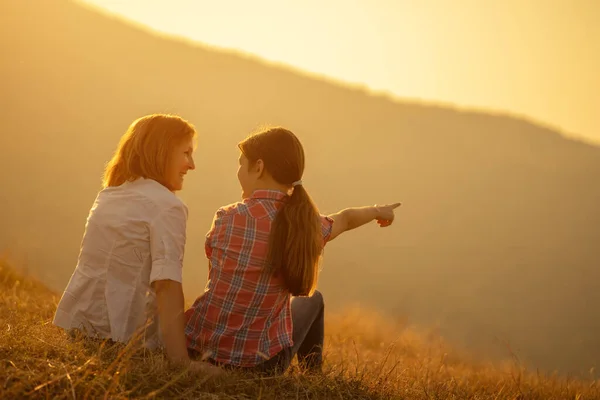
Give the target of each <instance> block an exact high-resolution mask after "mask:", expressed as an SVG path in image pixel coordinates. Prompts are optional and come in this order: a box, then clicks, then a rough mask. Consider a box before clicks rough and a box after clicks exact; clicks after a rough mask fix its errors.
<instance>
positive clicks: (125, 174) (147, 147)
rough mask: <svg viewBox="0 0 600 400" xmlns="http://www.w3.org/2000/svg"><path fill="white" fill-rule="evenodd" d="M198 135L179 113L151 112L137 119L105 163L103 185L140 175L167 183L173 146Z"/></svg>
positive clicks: (133, 178)
mask: <svg viewBox="0 0 600 400" xmlns="http://www.w3.org/2000/svg"><path fill="white" fill-rule="evenodd" d="M195 137H196V129H195V128H194V126H193V125H192V124H190V123H189V122H187V121H186V120H184V119H183V118H181V117H179V116H177V115H169V114H151V115H146V116H144V117H141V118H138V119H136V120H135V121H133V122H132V123H131V125H129V129H127V131H126V132H125V134H124V135H123V136H122V137H121V140H120V141H119V145H118V146H117V149H116V151H115V153H114V155H113V157H112V158H111V160H110V161H109V162H108V163H107V164H106V168H105V170H104V179H103V181H102V184H103V186H104V187H105V188H106V187H109V186H119V185H122V184H123V183H125V182H128V181H134V180H136V179H137V178H147V179H153V180H155V181H157V182H159V183H161V184H162V185H164V186H167V184H166V173H167V168H168V165H169V162H170V160H171V157H172V152H173V147H174V146H177V145H178V144H181V143H182V142H183V141H184V140H185V139H193V138H195Z"/></svg>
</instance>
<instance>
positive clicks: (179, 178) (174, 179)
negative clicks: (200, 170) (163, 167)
mask: <svg viewBox="0 0 600 400" xmlns="http://www.w3.org/2000/svg"><path fill="white" fill-rule="evenodd" d="M193 152H194V141H193V139H192V138H189V139H186V140H184V141H183V142H182V143H180V144H179V145H177V146H175V147H174V148H173V153H172V154H171V160H170V163H169V165H168V167H167V177H166V178H167V179H166V183H167V187H168V188H169V190H171V191H172V192H175V191H177V190H181V189H182V188H183V180H184V178H185V174H187V172H188V171H189V170H190V169H192V170H193V169H196V165H195V164H194V159H193V157H192V156H193Z"/></svg>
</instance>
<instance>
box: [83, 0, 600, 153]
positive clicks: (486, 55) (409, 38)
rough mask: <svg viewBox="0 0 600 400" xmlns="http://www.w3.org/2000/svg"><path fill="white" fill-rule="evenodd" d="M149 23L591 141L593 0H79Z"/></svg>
mask: <svg viewBox="0 0 600 400" xmlns="http://www.w3.org/2000/svg"><path fill="white" fill-rule="evenodd" d="M83 1H85V2H86V3H90V4H95V5H98V6H101V7H103V8H105V9H107V10H109V11H112V12H114V13H117V14H120V15H123V16H125V17H127V18H129V19H133V20H135V21H137V22H140V23H142V24H145V25H148V26H150V27H152V28H153V29H155V30H158V31H162V32H166V33H169V34H175V35H179V36H185V37H187V38H190V39H193V40H196V41H199V42H203V43H206V44H209V45H213V46H218V47H223V48H228V49H235V50H241V51H244V52H247V53H252V54H255V55H258V56H259V57H261V58H264V59H267V60H270V61H276V62H281V63H284V64H288V65H292V66H294V67H297V68H300V69H302V70H305V71H309V72H312V73H317V74H319V75H323V76H327V77H332V78H335V79H336V80H340V81H344V82H349V83H353V84H360V85H364V86H367V87H369V88H370V89H372V90H376V91H383V92H388V93H391V94H393V95H394V96H397V97H400V98H408V99H421V100H425V101H432V102H442V103H453V104H457V105H459V106H461V107H474V108H479V109H486V110H490V109H491V110H494V111H502V112H509V113H514V114H517V115H520V116H525V117H528V118H531V119H534V120H535V121H537V122H541V123H544V124H548V125H550V126H551V127H554V128H558V129H560V130H561V131H562V132H564V133H566V134H568V135H574V136H577V137H582V138H585V139H587V140H588V141H593V142H595V143H598V144H600V117H597V116H596V113H598V114H600V23H599V21H600V1H599V0H573V1H569V0H504V1H491V0H418V1H417V0H295V1H292V0H287V1H286V0H252V1H249V0H236V1H234V0H219V1H215V0H83Z"/></svg>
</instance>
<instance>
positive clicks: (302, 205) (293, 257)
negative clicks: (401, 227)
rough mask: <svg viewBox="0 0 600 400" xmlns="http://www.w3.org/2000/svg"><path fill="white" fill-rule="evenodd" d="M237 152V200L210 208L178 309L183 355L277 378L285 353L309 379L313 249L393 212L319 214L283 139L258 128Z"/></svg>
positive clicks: (288, 138) (317, 328)
mask: <svg viewBox="0 0 600 400" xmlns="http://www.w3.org/2000/svg"><path fill="white" fill-rule="evenodd" d="M239 148H240V150H241V154H240V158H239V164H240V165H239V170H238V179H239V182H240V185H241V187H242V198H243V200H242V202H239V203H235V204H232V205H229V206H225V207H222V208H220V209H219V210H218V211H217V213H216V215H215V218H214V220H213V224H212V227H211V229H210V231H209V232H208V234H207V237H206V255H207V257H208V259H209V276H208V278H209V279H208V283H207V286H206V289H205V292H204V294H203V295H202V296H200V297H199V298H198V299H197V300H196V301H195V302H194V304H193V306H192V307H191V308H190V309H189V310H187V311H186V319H187V325H186V329H185V333H186V336H187V345H188V348H189V349H190V353H191V354H192V355H194V356H199V355H202V356H203V357H208V360H209V361H212V362H213V363H215V364H218V365H223V366H229V367H234V368H236V367H241V368H247V369H251V370H253V371H256V372H261V373H269V374H272V373H277V372H282V371H284V370H285V369H286V368H287V367H288V366H289V364H290V362H291V360H292V358H293V357H294V355H297V356H298V361H299V364H300V365H301V366H302V367H304V368H307V369H308V370H312V371H319V370H320V369H321V364H322V351H323V338H324V303H323V296H322V295H321V293H319V292H318V291H316V290H315V286H316V283H317V274H318V268H319V266H318V264H319V258H320V256H321V254H322V250H323V247H324V246H325V244H326V243H327V242H329V241H331V240H333V239H335V238H336V237H338V236H339V235H340V234H342V233H343V232H345V231H348V230H350V229H354V228H357V227H359V226H361V225H364V224H366V223H367V222H369V221H372V220H377V221H378V223H379V224H380V226H382V227H385V226H389V225H390V224H391V223H392V221H393V220H394V209H395V208H396V207H398V206H399V205H400V204H399V203H397V204H393V205H389V206H380V207H377V206H374V207H362V208H349V209H345V210H343V211H340V212H338V213H336V214H333V215H330V216H323V215H319V213H318V211H317V208H316V207H315V205H314V204H313V202H312V200H311V198H310V196H309V195H308V193H307V191H306V189H305V188H304V185H303V182H302V173H303V171H304V150H303V148H302V145H301V143H300V141H299V140H298V138H297V137H296V136H295V135H294V134H293V133H292V132H290V131H289V130H286V129H283V128H272V129H268V130H266V131H263V132H260V133H258V134H254V135H251V136H250V137H248V138H247V139H246V140H244V141H243V142H241V143H240V144H239ZM292 296H296V297H294V298H293V301H292Z"/></svg>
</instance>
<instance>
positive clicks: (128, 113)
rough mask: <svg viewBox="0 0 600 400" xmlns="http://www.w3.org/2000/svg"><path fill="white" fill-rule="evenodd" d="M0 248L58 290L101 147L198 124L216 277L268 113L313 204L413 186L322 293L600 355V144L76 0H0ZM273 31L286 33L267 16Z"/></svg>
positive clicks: (469, 335) (380, 196) (570, 363)
mask: <svg viewBox="0 0 600 400" xmlns="http://www.w3.org/2000/svg"><path fill="white" fill-rule="evenodd" d="M0 11H1V13H0V22H1V24H0V50H1V52H2V61H1V62H0V73H1V76H2V77H3V78H2V81H1V84H0V85H1V86H0V89H1V90H0V93H2V95H1V96H0V102H1V103H0V106H1V107H2V108H1V109H2V117H1V118H0V129H1V132H2V134H1V135H0V184H1V188H2V190H1V191H0V202H1V203H0V221H2V229H0V250H1V249H2V248H6V249H8V251H10V252H11V254H12V257H17V258H19V257H21V256H22V255H26V256H27V263H28V265H30V266H31V268H32V269H34V270H36V271H37V273H38V275H40V276H41V277H42V278H43V279H45V281H46V282H48V283H49V284H50V285H51V286H52V287H53V288H55V289H57V290H62V288H63V287H64V285H65V284H66V282H67V280H68V278H69V276H70V274H71V272H72V270H73V268H74V266H75V263H76V259H77V254H78V250H79V243H80V240H81V235H82V233H83V228H84V223H85V217H86V216H87V213H88V211H89V208H90V206H91V204H92V202H93V200H94V197H95V195H96V193H97V191H98V190H99V188H100V178H101V175H102V170H103V166H104V163H105V162H106V161H107V160H108V159H109V158H110V156H111V153H112V152H113V150H114V148H115V146H116V144H117V140H118V138H119V137H120V135H121V134H122V133H123V132H124V131H125V129H126V128H127V126H128V124H129V123H130V122H131V121H132V120H133V119H135V118H137V117H139V116H141V115H144V114H147V113H152V112H173V113H178V114H181V115H182V116H183V117H185V118H187V119H189V120H190V121H192V122H193V123H194V124H195V125H196V126H197V128H198V129H199V131H200V140H199V146H198V151H197V155H196V159H197V167H198V168H197V170H196V171H194V172H192V173H191V174H189V175H188V178H187V181H186V189H185V191H184V192H183V193H182V195H181V196H182V198H183V199H184V200H185V201H186V203H187V204H188V205H189V207H190V220H189V238H188V247H187V253H186V267H185V275H184V279H186V283H185V288H186V295H187V297H188V299H191V298H192V297H194V296H196V295H197V294H199V293H200V292H201V291H202V289H203V285H204V284H205V282H206V278H205V276H206V261H205V259H204V255H203V237H204V234H205V232H206V230H207V229H208V227H209V225H210V221H211V219H212V216H213V213H214V211H215V210H216V209H217V208H218V207H219V206H221V205H223V204H227V203H230V202H233V201H236V200H237V199H238V198H239V193H240V190H239V188H238V184H237V181H236V178H235V171H236V168H237V165H236V164H237V148H236V143H237V142H238V141H239V140H241V139H242V138H243V137H244V136H245V135H246V134H247V133H248V132H250V131H251V130H253V129H254V128H255V127H256V126H258V125H260V124H277V125H284V126H286V127H289V128H290V129H292V130H293V131H294V132H296V133H297V134H298V135H299V136H300V137H301V140H302V141H303V143H304V145H305V149H306V152H307V157H308V160H307V163H308V167H307V168H308V169H307V171H306V174H305V177H304V182H305V184H306V187H307V189H308V190H309V191H310V193H311V195H312V196H313V197H314V198H315V200H316V201H317V203H318V204H319V206H320V208H321V211H322V212H326V213H327V212H333V211H335V210H337V209H339V208H343V207H347V206H352V205H364V204H372V203H376V202H392V201H402V202H403V206H402V207H401V208H400V210H399V217H398V221H397V224H396V225H395V226H394V227H392V228H389V229H388V230H380V229H379V228H377V227H376V225H375V224H374V225H373V226H371V227H368V228H365V229H362V230H357V231H353V232H350V233H348V234H347V235H346V237H343V238H340V239H339V240H336V241H335V242H332V243H331V245H330V246H328V248H327V249H326V254H325V263H324V271H323V274H322V280H321V285H320V287H321V289H322V290H323V292H324V293H325V294H326V296H327V298H328V304H329V306H328V307H330V309H331V308H338V307H341V306H343V305H344V304H345V303H348V302H359V303H361V304H363V305H365V306H366V307H377V308H379V309H381V310H385V311H387V312H389V313H390V315H393V316H394V317H396V316H397V317H399V318H400V317H406V318H408V320H409V321H410V322H413V323H418V324H424V325H436V326H439V329H440V330H441V331H442V333H443V334H444V335H445V336H447V337H448V338H450V339H452V340H454V342H455V343H459V344H463V345H464V346H466V347H468V348H471V349H473V350H476V351H479V352H481V354H482V356H486V357H488V356H494V355H498V354H506V351H505V347H504V345H503V344H502V341H504V340H508V341H510V343H511V347H512V348H513V350H514V351H516V352H517V354H518V355H519V356H520V357H521V359H522V360H525V361H526V362H528V363H529V364H530V365H532V366H536V367H540V368H542V369H548V370H553V369H559V370H561V371H563V372H565V371H570V372H587V371H588V370H589V368H590V367H592V366H594V365H596V366H597V365H598V364H597V363H598V360H600V320H599V319H598V317H597V316H598V306H599V305H600V268H599V267H600V250H599V249H598V245H599V244H600V212H599V211H598V207H599V205H600V148H598V147H594V146H591V145H588V144H584V143H581V142H577V141H574V140H571V139H567V138H565V137H563V136H562V135H561V134H559V133H557V132H554V131H552V130H549V129H547V128H544V127H541V126H538V125H536V124H534V123H531V122H528V121H525V120H521V119H516V118H513V117H510V116H502V115H487V114H483V113H480V112H468V111H463V110H457V109H449V108H443V107H439V106H434V105H424V104H413V103H409V102H399V101H394V100H393V99H390V98H386V97H383V96H373V95H370V94H369V93H367V92H365V91H363V90H359V89H356V88H347V87H343V86H341V85H340V84H334V83H331V82H327V81H324V80H319V79H316V78H313V77H309V76H307V75H303V74H301V73H299V72H297V71H291V70H287V69H284V68H281V67H275V66H272V65H268V64H266V63H263V62H260V61H258V60H255V59H250V58H248V57H242V56H240V55H236V54H233V53H226V52H221V51H217V50H214V49H210V48H208V47H203V46H200V45H196V44H193V43H191V42H185V41H182V40H176V39H173V38H167V37H160V36H157V35H155V34H152V33H151V32H150V31H147V30H144V29H141V28H138V27H134V26H133V25H130V24H128V23H126V22H123V21H121V20H118V19H115V18H111V17H108V16H106V15H103V14H100V13H98V12H96V11H93V10H91V9H88V8H85V7H83V6H81V5H79V4H76V3H72V2H69V1H62V0H57V1H53V2H48V1H32V0H29V1H18V0H5V1H3V2H2V3H1V4H0ZM274 34H276V32H274Z"/></svg>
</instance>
